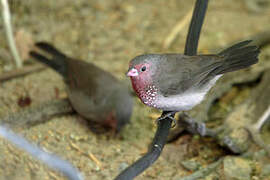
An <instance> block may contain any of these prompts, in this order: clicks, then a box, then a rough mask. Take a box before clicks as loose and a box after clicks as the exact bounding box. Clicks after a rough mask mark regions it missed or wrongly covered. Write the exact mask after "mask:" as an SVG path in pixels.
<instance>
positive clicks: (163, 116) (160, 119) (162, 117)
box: [156, 111, 176, 128]
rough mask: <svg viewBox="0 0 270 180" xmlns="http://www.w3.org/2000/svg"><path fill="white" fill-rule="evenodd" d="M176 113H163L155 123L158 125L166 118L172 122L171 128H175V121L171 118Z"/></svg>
mask: <svg viewBox="0 0 270 180" xmlns="http://www.w3.org/2000/svg"><path fill="white" fill-rule="evenodd" d="M175 113H176V112H174V111H167V112H165V113H164V114H162V115H161V116H160V117H159V118H158V119H157V120H156V123H159V122H160V121H162V120H164V119H166V118H169V119H171V120H172V121H173V125H172V128H173V127H175V126H176V120H175V118H174V117H173V116H174V115H175Z"/></svg>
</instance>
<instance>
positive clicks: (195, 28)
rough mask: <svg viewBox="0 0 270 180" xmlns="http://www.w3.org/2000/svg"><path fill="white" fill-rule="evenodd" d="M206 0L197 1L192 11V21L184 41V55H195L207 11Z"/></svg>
mask: <svg viewBox="0 0 270 180" xmlns="http://www.w3.org/2000/svg"><path fill="white" fill-rule="evenodd" d="M207 6H208V0H197V1H196V4H195V8H194V10H193V15H192V19H191V22H190V25H189V31H188V35H187V39H186V46H185V52H184V54H185V55H189V56H193V55H196V54H197V49H198V43H199V39H200V33H201V29H202V25H203V21H204V17H205V14H206V11H207Z"/></svg>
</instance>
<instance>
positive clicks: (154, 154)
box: [115, 0, 208, 180]
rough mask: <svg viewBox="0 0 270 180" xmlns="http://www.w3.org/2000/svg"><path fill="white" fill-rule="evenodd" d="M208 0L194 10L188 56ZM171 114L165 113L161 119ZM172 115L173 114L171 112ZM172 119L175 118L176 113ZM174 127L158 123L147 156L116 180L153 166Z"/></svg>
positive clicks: (129, 179)
mask: <svg viewBox="0 0 270 180" xmlns="http://www.w3.org/2000/svg"><path fill="white" fill-rule="evenodd" d="M207 5H208V0H197V1H196V4H195V8H194V10H193V15H192V20H191V23H190V26H189V32H188V36H187V39H186V46H185V52H184V54H186V55H190V56H191V55H196V53H197V47H198V41H199V37H200V32H201V27H202V25H203V20H204V17H205V14H206V11H207ZM167 113H169V112H166V111H164V112H163V113H162V115H161V117H162V116H163V115H165V114H167ZM170 113H171V112H170ZM171 114H173V115H172V117H174V115H175V113H171ZM171 125H172V118H170V117H168V118H166V119H163V120H161V121H158V128H157V131H156V134H155V137H154V139H153V142H152V146H151V148H150V150H149V151H148V153H147V154H145V155H144V156H143V157H141V158H140V159H139V160H137V161H136V162H135V163H133V164H132V165H131V166H129V167H128V168H126V169H125V170H124V171H123V172H121V173H120V174H119V175H118V176H117V177H116V178H115V180H132V179H133V178H134V177H136V176H138V175H139V174H140V173H142V172H143V171H144V170H146V169H147V168H148V167H149V166H151V165H152V164H153V163H154V162H155V161H156V160H157V159H158V157H159V156H160V154H161V152H162V150H163V147H164V145H165V144H166V142H167V137H168V134H169V130H170V128H171Z"/></svg>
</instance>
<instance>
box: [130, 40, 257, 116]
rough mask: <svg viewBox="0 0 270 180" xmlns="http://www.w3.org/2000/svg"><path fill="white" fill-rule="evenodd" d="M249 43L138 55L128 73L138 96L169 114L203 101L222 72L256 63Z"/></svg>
mask: <svg viewBox="0 0 270 180" xmlns="http://www.w3.org/2000/svg"><path fill="white" fill-rule="evenodd" d="M250 42H251V41H243V42H240V43H237V44H235V45H233V46H231V47H229V48H228V49H225V50H223V51H222V52H220V53H218V54H209V55H196V56H187V55H182V54H146V55H140V56H137V57H135V58H134V59H132V60H131V61H130V64H129V69H128V72H127V76H130V78H131V82H132V86H133V89H134V90H135V92H136V94H137V96H138V97H139V98H140V99H141V101H142V102H143V103H144V104H146V105H147V106H150V107H154V108H157V109H160V110H164V111H169V112H171V113H172V114H174V113H175V112H178V111H183V110H190V109H192V108H193V107H194V106H195V105H197V104H199V103H200V102H201V101H202V100H203V98H204V96H205V95H206V93H207V92H208V91H209V90H210V88H211V87H212V86H213V85H214V84H215V82H216V81H217V80H218V79H219V78H220V77H221V76H222V75H223V74H224V73H227V72H232V71H237V70H239V69H243V68H247V67H249V66H251V65H252V64H255V63H257V62H258V54H259V50H258V48H257V47H256V46H249V45H248V44H249V43H250ZM170 115H171V114H170V113H168V114H167V115H166V116H164V117H163V118H161V119H164V118H165V117H169V116H170ZM161 119H160V120H161Z"/></svg>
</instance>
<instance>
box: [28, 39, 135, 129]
mask: <svg viewBox="0 0 270 180" xmlns="http://www.w3.org/2000/svg"><path fill="white" fill-rule="evenodd" d="M35 46H36V47H37V49H38V51H31V52H30V55H31V57H33V58H34V59H35V60H37V61H40V62H41V63H43V64H46V65H48V66H49V67H51V68H52V69H54V70H55V71H56V72H58V73H59V74H60V75H62V76H63V78H64V80H65V82H66V85H67V91H68V97H69V100H70V102H71V105H72V107H73V108H74V109H75V111H77V113H78V114H80V115H81V116H82V117H84V118H86V119H89V120H91V121H94V122H97V123H99V124H102V125H104V126H108V127H111V128H112V129H114V130H116V131H119V130H120V129H121V128H122V127H123V126H124V125H125V124H127V123H128V122H129V120H130V117H131V113H132V108H133V98H132V96H131V95H130V92H129V90H128V87H127V86H126V85H125V84H124V83H122V82H120V81H119V80H117V79H116V78H115V77H114V76H113V75H111V74H110V73H108V72H106V71H104V70H102V69H100V68H99V67H97V66H95V65H94V64H91V63H87V62H84V61H80V60H76V59H72V58H69V57H67V56H66V55H65V54H63V53H61V52H60V51H59V50H57V49H56V48H54V47H53V46H52V45H50V44H48V43H45V42H38V43H36V44H35Z"/></svg>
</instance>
